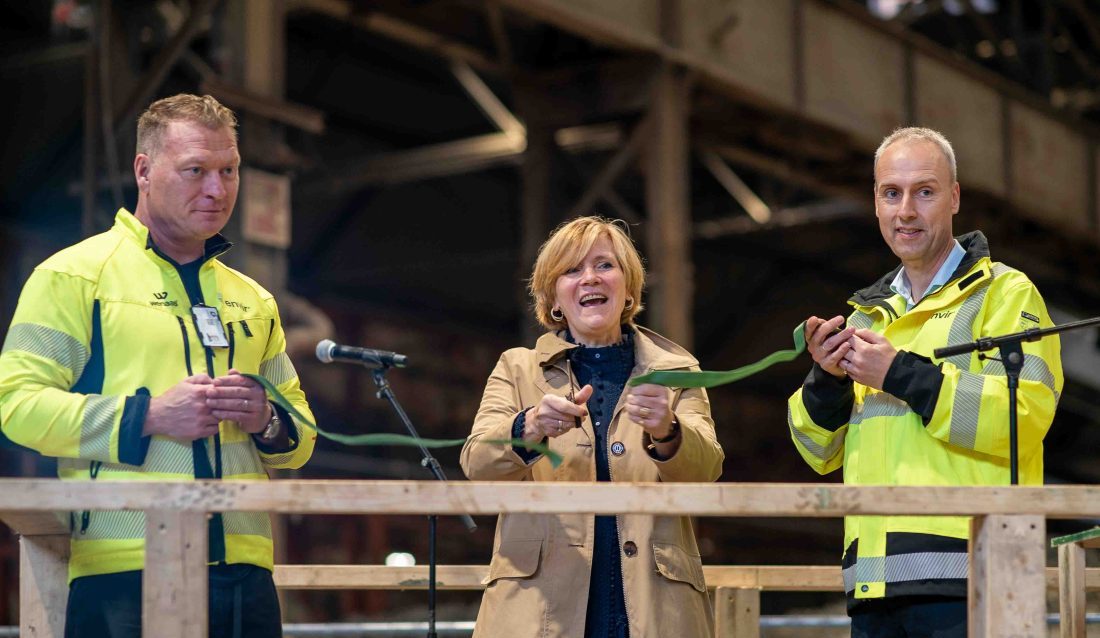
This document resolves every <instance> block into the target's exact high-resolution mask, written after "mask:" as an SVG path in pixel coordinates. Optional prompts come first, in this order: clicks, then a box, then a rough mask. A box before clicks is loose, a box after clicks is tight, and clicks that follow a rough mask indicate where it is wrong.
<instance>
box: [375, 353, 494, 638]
mask: <svg viewBox="0 0 1100 638" xmlns="http://www.w3.org/2000/svg"><path fill="white" fill-rule="evenodd" d="M389 369H390V367H389V366H387V365H383V366H381V367H377V368H374V369H373V370H371V375H372V376H373V377H374V385H376V386H378V394H377V396H378V398H379V399H386V400H387V401H389V402H390V405H392V406H393V409H394V411H395V412H397V416H399V417H400V418H401V422H402V423H404V424H405V427H406V428H407V429H408V430H409V434H410V435H411V436H412V437H413V438H414V439H416V440H417V442H418V443H417V445H418V447H419V448H420V454H421V455H422V456H423V458H422V459H421V460H420V465H421V466H423V467H425V468H427V469H428V471H429V472H431V473H432V476H434V477H435V478H436V480H439V481H446V480H447V477H446V475H444V474H443V468H442V467H441V466H440V465H439V460H437V459H436V458H435V457H434V456H432V453H431V452H429V451H428V448H427V447H425V446H424V445H423V444H422V443H419V441H420V434H418V433H417V431H416V428H415V427H413V424H412V420H410V419H409V415H408V414H406V413H405V409H404V408H402V407H401V404H400V403H399V402H398V401H397V397H396V396H394V394H393V390H392V389H391V388H390V384H389V381H387V380H386V372H387V371H388V370H389ZM461 518H462V523H463V525H465V526H466V531H468V532H473V531H474V530H476V529H477V524H476V523H474V519H472V518H470V515H469V514H463V515H462V516H461ZM437 520H438V516H437V515H435V514H430V515H428V638H436V636H437V634H436V631H435V594H436V584H435V566H436V558H435V528H436V522H437Z"/></svg>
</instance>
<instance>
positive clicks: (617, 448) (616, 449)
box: [611, 441, 626, 456]
mask: <svg viewBox="0 0 1100 638" xmlns="http://www.w3.org/2000/svg"><path fill="white" fill-rule="evenodd" d="M611 453H612V454H614V455H615V456H622V455H623V454H626V446H625V445H623V442H622V441H615V442H614V443H612V444H611Z"/></svg>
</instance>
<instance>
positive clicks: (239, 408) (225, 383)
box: [206, 370, 271, 434]
mask: <svg viewBox="0 0 1100 638" xmlns="http://www.w3.org/2000/svg"><path fill="white" fill-rule="evenodd" d="M206 405H208V406H209V407H210V413H211V414H213V415H214V416H215V417H217V418H219V419H221V420H223V421H236V422H237V425H238V426H239V427H240V428H241V429H242V430H244V431H245V432H248V433H249V434H259V433H260V432H263V431H264V428H266V427H267V423H268V421H270V420H271V404H269V403H268V402H267V394H266V393H265V392H264V388H263V386H262V385H260V384H259V383H256V382H255V381H253V380H252V379H249V378H248V377H245V376H241V373H240V372H237V371H236V370H230V371H229V374H227V375H225V376H222V377H218V378H216V379H214V387H213V388H212V389H211V391H210V393H209V394H208V395H207V398H206Z"/></svg>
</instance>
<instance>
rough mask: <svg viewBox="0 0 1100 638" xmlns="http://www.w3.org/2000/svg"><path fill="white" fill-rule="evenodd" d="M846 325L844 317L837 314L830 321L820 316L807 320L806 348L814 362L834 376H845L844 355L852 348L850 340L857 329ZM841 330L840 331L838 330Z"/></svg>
mask: <svg viewBox="0 0 1100 638" xmlns="http://www.w3.org/2000/svg"><path fill="white" fill-rule="evenodd" d="M842 326H844V317H843V316H841V315H837V316H835V317H833V318H832V319H829V320H828V321H826V320H824V319H820V318H818V317H810V318H809V319H807V320H806V328H805V330H804V332H805V335H806V349H807V350H809V351H810V356H811V357H813V360H814V363H816V364H817V365H819V366H821V369H822V370H824V371H825V372H828V373H829V374H831V375H833V376H834V377H838V378H844V376H845V370H844V368H842V367H841V366H840V362H841V361H842V360H843V359H844V356H845V355H847V354H848V352H849V351H850V350H851V348H852V344H851V342H850V340H851V338H852V335H854V334H855V333H856V329H855V328H852V327H847V328H844V329H843V330H840V328H841V327H842ZM838 330H839V331H838Z"/></svg>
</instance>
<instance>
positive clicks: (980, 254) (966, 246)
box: [848, 230, 989, 306]
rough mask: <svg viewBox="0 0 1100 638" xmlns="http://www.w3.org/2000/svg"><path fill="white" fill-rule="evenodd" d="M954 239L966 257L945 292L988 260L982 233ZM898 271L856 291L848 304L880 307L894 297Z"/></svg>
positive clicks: (949, 281) (987, 249)
mask: <svg viewBox="0 0 1100 638" xmlns="http://www.w3.org/2000/svg"><path fill="white" fill-rule="evenodd" d="M955 239H957V240H958V241H959V244H961V245H962V247H963V250H965V251H966V255H965V256H964V257H963V259H962V261H961V262H960V263H959V266H958V267H957V268H956V269H955V272H954V273H952V274H951V278H950V279H949V280H948V282H947V284H945V285H944V286H943V288H940V289H939V290H946V289H947V288H949V287H950V286H951V285H952V284H954V283H955V281H956V280H958V279H959V278H961V277H963V276H965V275H966V274H967V273H969V272H970V271H971V270H972V269H973V268H974V266H975V265H977V264H978V262H980V261H981V260H982V259H989V242H988V241H987V240H986V238H985V235H984V234H982V231H980V230H975V231H973V232H969V233H966V234H965V235H959V236H958V237H956V238H955ZM900 270H901V265H900V264H899V265H898V267H897V268H894V269H893V270H891V271H890V272H888V273H886V274H885V275H883V276H882V278H881V279H879V280H878V281H876V282H875V283H873V284H871V285H870V286H867V287H866V288H864V289H862V290H857V291H856V292H855V294H853V295H852V298H851V299H849V300H848V303H851V304H854V305H859V306H876V305H881V303H882V302H884V301H885V300H886V299H889V298H890V297H892V296H894V294H895V293H894V291H893V290H891V289H890V284H891V283H892V282H893V281H894V278H895V277H897V275H898V272H899V271H900ZM970 283H972V282H967V285H966V286H964V287H969V285H970ZM937 292H939V291H937Z"/></svg>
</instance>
